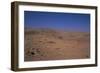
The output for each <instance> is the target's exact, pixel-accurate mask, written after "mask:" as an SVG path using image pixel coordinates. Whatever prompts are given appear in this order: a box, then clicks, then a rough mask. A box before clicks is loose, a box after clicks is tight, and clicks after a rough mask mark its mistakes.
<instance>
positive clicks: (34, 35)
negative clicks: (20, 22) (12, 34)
mask: <svg viewBox="0 0 100 73" xmlns="http://www.w3.org/2000/svg"><path fill="white" fill-rule="evenodd" d="M24 39H25V43H24V44H25V46H24V47H25V50H24V51H25V53H24V55H25V56H24V60H25V61H42V60H63V59H84V58H89V57H90V34H89V33H88V32H70V31H60V30H59V31H58V30H53V29H30V30H29V29H25V38H24Z"/></svg>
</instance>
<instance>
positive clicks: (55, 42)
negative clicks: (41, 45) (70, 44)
mask: <svg viewBox="0 0 100 73" xmlns="http://www.w3.org/2000/svg"><path fill="white" fill-rule="evenodd" d="M47 43H56V42H54V41H48V42H47Z"/></svg>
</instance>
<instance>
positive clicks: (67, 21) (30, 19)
mask: <svg viewBox="0 0 100 73" xmlns="http://www.w3.org/2000/svg"><path fill="white" fill-rule="evenodd" d="M24 27H25V28H51V29H56V30H66V31H79V32H90V14H80V13H60V12H39V11H24Z"/></svg>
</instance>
